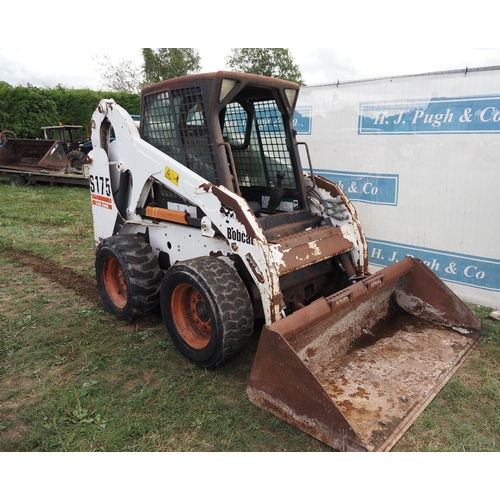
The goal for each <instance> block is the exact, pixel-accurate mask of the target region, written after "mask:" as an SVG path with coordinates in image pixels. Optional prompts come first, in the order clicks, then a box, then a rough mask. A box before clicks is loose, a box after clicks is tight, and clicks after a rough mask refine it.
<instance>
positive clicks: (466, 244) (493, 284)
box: [295, 67, 500, 309]
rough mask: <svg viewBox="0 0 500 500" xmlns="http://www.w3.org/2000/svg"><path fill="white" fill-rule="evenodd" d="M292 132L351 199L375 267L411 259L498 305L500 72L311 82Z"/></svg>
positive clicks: (464, 292)
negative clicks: (294, 132) (418, 260)
mask: <svg viewBox="0 0 500 500" xmlns="http://www.w3.org/2000/svg"><path fill="white" fill-rule="evenodd" d="M295 128H296V130H297V132H298V134H299V135H300V136H301V137H298V139H299V140H300V141H303V142H307V144H308V145H309V150H310V154H311V159H312V165H313V169H314V172H315V174H316V175H322V176H324V177H326V178H328V179H330V180H332V181H334V182H336V183H337V184H340V185H341V186H342V187H343V189H344V190H345V192H346V194H347V195H348V196H349V197H350V199H351V200H352V201H353V202H354V204H355V206H356V208H357V210H358V213H359V216H360V218H361V221H362V223H363V226H364V229H365V233H366V236H367V239H368V243H369V259H370V262H371V265H372V266H374V269H373V270H376V267H384V266H387V265H389V264H391V263H392V262H395V261H398V260H400V259H402V258H404V257H405V256H406V255H412V256H414V257H417V258H419V259H421V260H423V261H424V262H425V263H426V264H427V265H428V266H429V267H430V268H431V269H432V271H434V272H435V273H436V274H437V275H438V276H439V277H440V278H441V279H443V280H444V281H446V282H447V284H448V285H449V286H450V288H452V289H453V290H454V291H455V293H457V295H459V296H460V297H461V298H462V299H464V300H467V301H470V302H473V303H476V304H481V305H484V306H489V307H494V308H497V309H498V308H500V237H499V234H500V233H499V231H500V197H499V191H500V67H491V68H476V69H469V70H463V71H449V72H441V73H432V74H430V73H429V74H425V75H415V76H402V77H390V78H381V79H375V80H364V81H358V82H347V83H339V84H329V85H321V86H312V87H304V88H302V89H301V93H300V96H299V102H298V106H297V110H296V113H295ZM303 165H304V168H307V160H306V156H305V154H304V155H303Z"/></svg>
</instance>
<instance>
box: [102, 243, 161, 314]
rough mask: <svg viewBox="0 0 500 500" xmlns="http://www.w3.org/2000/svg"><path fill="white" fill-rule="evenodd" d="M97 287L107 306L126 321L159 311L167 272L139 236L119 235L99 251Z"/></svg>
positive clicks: (112, 312)
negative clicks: (162, 283) (164, 275)
mask: <svg viewBox="0 0 500 500" xmlns="http://www.w3.org/2000/svg"><path fill="white" fill-rule="evenodd" d="M95 269H96V278H97V286H98V288H99V293H100V295H101V298H102V301H103V303H104V306H105V307H106V309H107V310H108V312H110V313H111V314H113V315H115V316H116V317H117V318H119V319H122V320H125V321H134V320H136V319H138V318H141V317H144V316H148V315H150V314H152V313H154V312H155V311H156V310H157V309H158V305H159V296H160V286H161V279H162V277H163V273H162V271H161V269H160V266H159V265H158V259H157V258H156V255H155V254H154V253H153V250H152V249H151V246H150V245H149V244H147V243H146V242H145V241H144V239H143V238H141V237H140V236H136V235H115V236H111V237H110V238H106V239H105V240H103V241H102V242H101V243H100V244H99V246H98V247H97V251H96V260H95Z"/></svg>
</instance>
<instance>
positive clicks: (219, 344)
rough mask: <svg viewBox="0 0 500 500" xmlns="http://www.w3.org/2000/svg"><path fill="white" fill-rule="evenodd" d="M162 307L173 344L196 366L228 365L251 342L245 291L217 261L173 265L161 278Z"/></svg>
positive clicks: (208, 259)
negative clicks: (226, 363)
mask: <svg viewBox="0 0 500 500" xmlns="http://www.w3.org/2000/svg"><path fill="white" fill-rule="evenodd" d="M160 303H161V309H162V314H163V320H164V321H165V325H166V327H167V330H168V332H169V334H170V336H171V337H172V340H173V342H174V344H175V345H176V347H177V348H178V349H179V351H180V352H181V353H182V354H183V355H184V356H185V357H186V358H188V359H189V360H190V361H192V362H193V363H195V364H196V365H197V366H201V367H205V368H215V367H217V366H219V365H221V364H223V363H225V362H227V361H228V360H230V359H231V358H233V357H234V356H236V355H237V354H238V353H239V352H241V351H242V350H243V349H244V347H245V346H246V345H247V344H248V342H249V341H250V339H251V337H252V333H253V328H254V318H253V310H252V302H251V299H250V295H249V293H248V290H247V289H246V287H245V285H244V283H243V281H242V279H241V278H240V276H239V275H238V273H237V272H236V270H235V269H234V268H233V267H231V266H229V265H228V264H226V263H225V262H223V261H222V260H220V259H218V258H216V257H200V258H196V259H191V260H187V261H184V262H179V263H177V264H174V265H173V266H172V267H171V268H170V269H169V270H168V271H167V273H166V274H165V277H164V278H163V282H162V285H161V292H160Z"/></svg>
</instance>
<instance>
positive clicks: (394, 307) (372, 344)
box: [247, 258, 481, 451]
mask: <svg viewBox="0 0 500 500" xmlns="http://www.w3.org/2000/svg"><path fill="white" fill-rule="evenodd" d="M385 271H386V272H385V273H384V272H380V273H377V275H374V276H371V277H369V278H367V279H365V280H363V281H361V282H359V283H356V284H355V285H352V286H351V287H348V288H347V289H345V290H343V291H342V292H339V293H338V294H335V295H333V296H331V297H327V298H323V299H319V300H317V301H315V302H313V303H312V304H311V305H309V306H307V307H305V308H303V309H300V310H299V311H297V312H296V313H293V314H292V315H290V316H288V317H287V318H284V319H282V320H280V321H278V322H276V323H274V324H272V325H269V326H266V327H264V329H263V331H262V334H261V340H260V343H259V347H258V351H257V355H256V358H255V362H254V366H253V368H252V374H251V376H250V380H249V383H248V388H247V393H248V395H249V398H250V399H251V401H252V402H254V403H255V404H257V405H258V406H260V407H262V408H265V409H267V410H269V411H271V412H272V413H273V414H275V415H276V416H278V417H280V418H282V419H283V420H285V421H287V422H289V423H291V424H293V425H295V426H297V427H298V428H300V429H302V430H303V431H304V432H307V433H308V434H310V435H312V436H314V437H315V438H317V439H319V440H321V441H323V442H325V443H326V444H328V445H330V446H332V447H334V448H336V449H339V450H342V451H349V450H356V451H364V450H366V451H388V450H390V449H391V448H392V447H393V446H394V444H395V443H396V442H397V440H398V439H399V438H400V437H401V435H402V434H403V433H404V432H405V431H406V429H407V428H408V427H409V426H410V425H411V424H412V423H413V422H414V420H415V419H416V418H417V417H418V415H419V414H420V413H421V412H422V411H423V410H424V409H425V407H426V406H427V405H428V404H429V402H430V401H431V400H432V399H433V398H434V396H435V395H436V394H437V393H438V392H439V390H440V389H441V388H442V387H443V385H444V384H445V383H446V381H447V380H448V379H449V378H450V377H451V376H452V374H453V373H454V372H455V371H456V370H457V368H458V367H459V366H460V364H461V363H462V362H463V361H464V360H465V359H466V357H467V356H468V355H469V353H470V352H471V350H472V348H473V347H474V345H475V344H476V343H477V341H478V340H479V338H480V329H481V323H480V321H479V320H478V319H477V318H476V317H475V316H474V315H473V314H472V313H471V312H470V311H469V310H468V308H467V307H466V306H465V304H463V303H462V302H461V301H460V300H459V299H458V297H456V296H455V295H454V294H453V292H451V290H449V289H448V288H447V287H446V285H444V284H443V283H441V282H440V281H439V280H438V279H437V278H435V277H434V275H433V274H432V272H430V271H429V270H428V269H427V267H426V266H425V265H424V264H423V263H421V262H420V261H417V260H415V259H412V258H406V259H405V260H404V261H402V262H400V263H398V264H396V265H393V266H390V267H389V268H386V270H385ZM400 304H403V305H404V308H403V307H401V306H400Z"/></svg>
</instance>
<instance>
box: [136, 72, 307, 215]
mask: <svg viewBox="0 0 500 500" xmlns="http://www.w3.org/2000/svg"><path fill="white" fill-rule="evenodd" d="M298 91H299V85H297V84H295V83H292V82H287V81H283V80H278V79H275V78H269V77H263V76H256V75H249V74H245V73H232V72H222V71H221V72H218V73H211V74H205V75H192V76H186V77H181V78H177V79H174V80H168V81H166V82H159V83H156V84H153V85H151V86H149V87H146V88H145V89H143V99H142V110H141V126H140V132H141V136H142V137H143V138H144V140H146V141H147V142H149V143H150V144H152V145H153V146H155V147H156V148H158V149H160V150H161V151H163V152H164V153H166V154H168V155H169V156H171V157H173V158H174V159H176V160H177V161H179V162H180V163H182V164H183V165H185V166H187V167H188V168H190V169H191V170H193V171H194V172H196V173H197V174H199V175H200V176H202V177H203V178H205V179H207V180H208V181H209V182H211V183H213V184H215V185H223V186H225V187H226V188H227V189H229V190H231V191H233V192H235V193H237V194H239V195H241V196H242V197H243V198H244V199H245V200H246V201H247V202H248V204H249V206H250V207H251V209H252V210H253V212H254V213H255V215H256V216H257V217H259V218H260V219H261V218H265V217H267V216H269V215H274V214H276V215H278V214H280V213H293V212H297V211H301V210H304V209H305V208H306V206H307V205H306V198H305V188H304V180H303V175H302V169H301V166H300V160H299V154H298V151H297V144H296V141H295V140H294V131H293V111H294V108H295V104H296V100H297V96H298ZM154 189H156V191H157V192H156V193H155V201H157V202H158V203H159V204H161V203H165V200H167V201H168V200H172V201H174V200H175V199H177V200H178V197H177V195H176V194H175V193H173V192H171V191H169V190H168V189H167V188H165V187H164V186H161V185H160V184H158V185H157V186H156V187H155V188H154Z"/></svg>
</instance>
